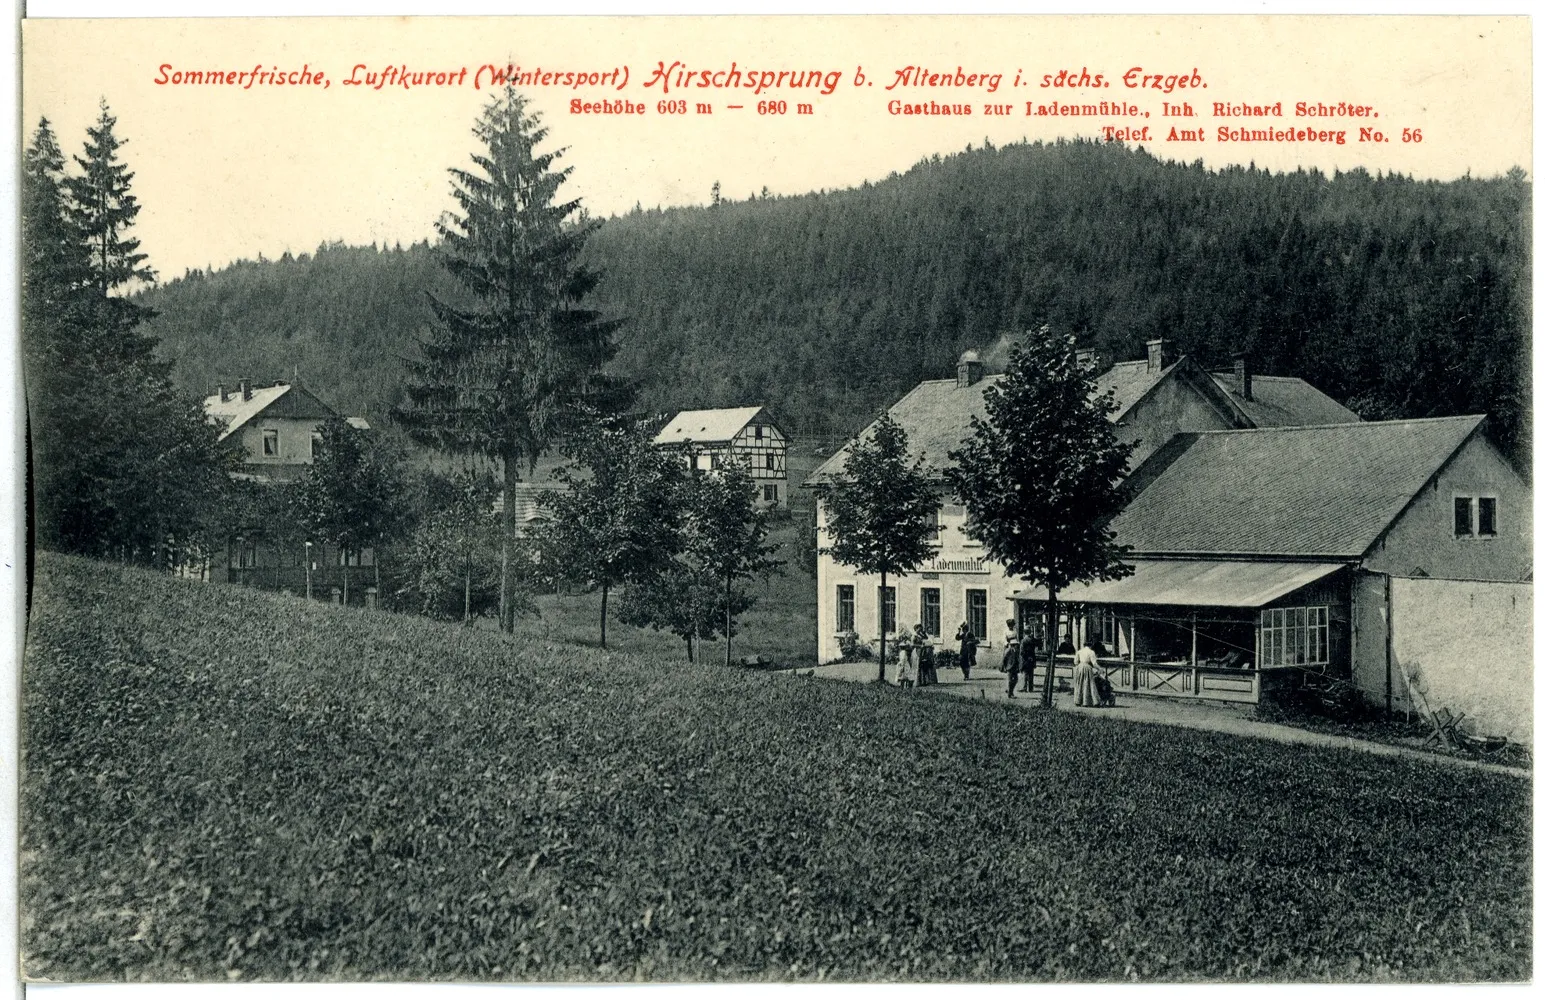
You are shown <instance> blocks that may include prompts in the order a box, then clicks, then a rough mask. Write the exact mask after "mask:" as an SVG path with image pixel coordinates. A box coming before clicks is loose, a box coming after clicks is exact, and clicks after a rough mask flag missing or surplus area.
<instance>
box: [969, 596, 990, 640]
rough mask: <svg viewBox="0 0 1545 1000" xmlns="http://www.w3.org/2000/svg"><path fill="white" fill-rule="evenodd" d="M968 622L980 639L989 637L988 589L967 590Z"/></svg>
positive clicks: (972, 632) (973, 632) (973, 633)
mask: <svg viewBox="0 0 1545 1000" xmlns="http://www.w3.org/2000/svg"><path fill="white" fill-rule="evenodd" d="M966 624H967V625H970V626H971V634H972V635H974V636H976V638H977V640H978V641H982V640H985V639H986V638H987V591H985V590H968V591H966Z"/></svg>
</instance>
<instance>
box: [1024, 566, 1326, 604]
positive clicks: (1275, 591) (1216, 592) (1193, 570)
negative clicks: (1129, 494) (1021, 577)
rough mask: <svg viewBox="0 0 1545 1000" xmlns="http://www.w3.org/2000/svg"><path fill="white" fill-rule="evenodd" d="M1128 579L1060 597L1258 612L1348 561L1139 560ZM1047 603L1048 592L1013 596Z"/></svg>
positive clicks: (1078, 588) (1072, 589) (1027, 591)
mask: <svg viewBox="0 0 1545 1000" xmlns="http://www.w3.org/2000/svg"><path fill="white" fill-rule="evenodd" d="M1130 565H1131V566H1133V567H1134V572H1133V573H1132V575H1131V576H1129V577H1126V578H1125V579H1122V580H1111V581H1109V582H1098V581H1097V582H1095V583H1090V584H1076V585H1074V586H1072V587H1069V588H1067V589H1066V590H1064V591H1062V592H1060V593H1059V594H1058V595H1057V600H1058V601H1066V602H1068V603H1070V604H1148V605H1155V604H1168V605H1180V606H1183V607H1208V608H1258V607H1261V606H1262V605H1266V604H1270V603H1271V602H1272V601H1275V600H1276V599H1277V598H1279V597H1285V596H1286V595H1288V594H1291V593H1292V592H1293V591H1295V590H1297V589H1298V588H1300V587H1306V586H1308V585H1309V584H1311V583H1314V582H1315V581H1316V580H1320V579H1323V578H1324V577H1327V576H1329V575H1330V574H1332V573H1334V572H1336V570H1338V569H1341V568H1343V564H1342V563H1299V562H1247V561H1243V560H1239V561H1236V560H1221V559H1220V560H1209V559H1134V560H1132V561H1131V563H1130ZM1010 600H1015V601H1045V600H1046V588H1044V587H1030V588H1026V589H1025V590H1019V591H1015V592H1014V593H1013V594H1011V595H1010Z"/></svg>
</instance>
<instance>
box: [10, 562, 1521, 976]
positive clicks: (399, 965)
mask: <svg viewBox="0 0 1545 1000" xmlns="http://www.w3.org/2000/svg"><path fill="white" fill-rule="evenodd" d="M33 610H34V617H33V621H32V624H31V635H30V646H29V651H28V658H27V663H26V667H25V674H24V694H23V711H24V719H23V732H24V743H25V746H24V755H25V756H24V770H23V778H22V822H23V830H22V847H23V854H22V884H21V891H22V906H23V923H22V949H23V953H24V960H25V972H26V974H27V975H29V976H34V977H47V978H53V979H69V980H103V979H106V980H121V979H130V980H138V979H147V978H150V979H188V978H197V979H220V980H224V979H227V978H263V979H322V978H346V979H371V978H410V979H440V978H457V979H505V978H525V979H548V980H551V979H564V978H581V979H633V978H646V979H662V978H664V979H722V978H742V977H743V978H752V979H762V978H794V979H815V978H823V977H824V978H838V979H851V978H877V979H919V978H921V979H964V978H982V979H1005V978H1006V979H1032V980H1039V979H1123V978H1129V977H1136V978H1140V979H1149V980H1153V979H1161V980H1167V979H1199V978H1209V979H1213V978H1216V979H1233V978H1245V979H1250V978H1277V979H1280V978H1288V979H1324V978H1335V979H1342V978H1347V979H1384V978H1393V979H1442V980H1451V979H1458V980H1469V979H1526V978H1528V977H1529V976H1530V975H1531V971H1532V970H1531V964H1530V952H1529V943H1530V942H1529V938H1530V858H1531V855H1530V827H1529V814H1530V798H1529V795H1530V792H1529V788H1528V785H1527V783H1526V782H1523V781H1519V780H1515V779H1512V778H1508V777H1505V776H1500V775H1493V774H1485V773H1474V772H1470V771H1464V770H1459V769H1454V768H1444V767H1441V766H1438V765H1435V764H1434V765H1428V764H1425V763H1421V762H1412V761H1405V760H1389V759H1385V758H1379V757H1371V756H1364V755H1358V754H1355V753H1352V752H1328V751H1317V750H1310V749H1306V748H1302V747H1288V746H1279V745H1275V744H1268V743H1259V742H1253V741H1248V740H1241V739H1237V738H1232V737H1228V736H1223V735H1217V734H1208V733H1196V732H1189V731H1181V730H1173V729H1161V728H1147V727H1140V726H1128V725H1121V724H1115V723H1111V722H1108V721H1102V720H1098V719H1088V718H1080V717H1075V716H1072V715H1070V714H1064V713H1051V714H1046V715H1043V714H1041V713H1038V712H1029V711H1016V710H1014V709H1012V708H1011V707H1009V706H1006V705H985V704H975V703H970V702H965V701H958V700H956V699H950V698H916V697H908V696H907V695H906V694H905V693H903V692H899V691H896V690H894V689H891V688H880V687H878V686H871V685H856V684H838V683H826V682H821V681H816V680H812V679H808V678H800V677H796V676H790V675H776V676H769V675H766V674H759V673H753V672H747V671H739V670H726V669H725V668H723V667H722V666H705V667H689V666H687V665H686V664H684V663H681V662H679V661H672V662H661V661H657V660H646V659H639V658H634V657H632V656H631V655H627V654H611V655H604V654H600V653H598V652H596V651H594V650H583V651H576V650H574V649H572V648H566V647H557V648H549V647H547V646H545V645H534V644H532V643H530V642H529V641H526V642H522V641H517V640H511V639H508V638H506V637H503V636H499V635H497V634H491V633H488V632H485V631H483V630H478V629H464V628H460V627H456V626H447V625H439V624H435V623H432V622H429V621H426V620H421V619H416V618H412V617H398V616H390V615H386V614H375V613H368V612H363V611H357V610H352V609H351V610H343V609H338V608H334V607H331V606H327V605H321V604H318V605H307V604H305V603H304V602H302V601H299V600H297V599H294V598H284V597H280V596H275V595H268V594H261V593H254V592H250V591H244V590H239V589H236V588H227V587H219V586H208V585H199V584H192V583H184V582H180V581H176V580H171V579H166V578H163V577H157V576H154V575H151V574H148V573H142V572H138V571H126V570H120V569H117V568H115V567H112V566H109V565H104V564H100V563H92V562H88V561H84V560H77V559H67V558H61V557H57V556H50V555H47V554H44V555H43V556H42V557H41V558H40V561H39V565H38V579H37V587H36V594H35V603H34V609H33Z"/></svg>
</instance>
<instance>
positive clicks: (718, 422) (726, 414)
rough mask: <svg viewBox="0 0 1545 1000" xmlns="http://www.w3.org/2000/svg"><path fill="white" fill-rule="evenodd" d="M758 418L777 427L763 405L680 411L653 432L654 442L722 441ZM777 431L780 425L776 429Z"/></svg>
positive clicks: (707, 442)
mask: <svg viewBox="0 0 1545 1000" xmlns="http://www.w3.org/2000/svg"><path fill="white" fill-rule="evenodd" d="M758 417H760V422H761V423H764V424H772V425H773V426H774V427H776V426H777V422H776V421H775V420H773V419H772V417H770V416H768V415H767V412H766V407H762V406H736V407H733V408H730V409H725V410H682V411H681V412H680V413H678V414H676V415H675V416H674V417H672V418H671V419H670V422H669V423H667V424H666V425H665V426H664V427H662V428H661V429H660V433H658V434H656V435H655V438H654V443H655V444H686V443H687V442H688V441H690V442H692V443H693V444H723V443H725V442H728V441H733V440H734V439H735V435H737V434H739V433H740V432H741V431H743V430H745V428H746V425H747V424H749V423H751V422H752V420H754V419H756V418H758ZM780 430H781V428H780Z"/></svg>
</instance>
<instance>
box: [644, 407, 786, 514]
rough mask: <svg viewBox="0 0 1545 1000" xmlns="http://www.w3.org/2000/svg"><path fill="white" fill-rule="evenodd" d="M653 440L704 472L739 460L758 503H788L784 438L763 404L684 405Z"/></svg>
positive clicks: (779, 504) (782, 504)
mask: <svg viewBox="0 0 1545 1000" xmlns="http://www.w3.org/2000/svg"><path fill="white" fill-rule="evenodd" d="M654 443H655V444H656V445H657V446H658V447H661V448H669V449H671V450H674V451H679V452H681V453H682V455H683V456H684V457H685V460H686V461H687V462H688V463H690V464H691V465H692V466H693V467H694V468H697V469H702V470H705V471H706V470H710V469H717V468H722V467H723V466H724V465H725V464H726V463H728V462H732V461H733V462H739V463H740V464H741V465H742V466H743V467H744V468H745V469H746V471H747V472H749V473H750V474H751V478H752V480H753V481H755V483H756V492H757V502H758V503H759V504H761V505H763V506H767V507H787V506H788V503H789V472H788V451H789V438H788V435H787V434H786V433H785V432H784V430H783V428H781V427H780V426H778V423H777V421H775V420H774V419H773V418H772V415H771V414H769V413H768V412H767V408H766V407H764V406H739V407H734V408H731V409H723V410H683V411H681V412H680V413H678V414H676V415H675V416H674V417H672V418H671V419H670V421H669V422H667V423H666V425H665V426H664V427H663V428H661V429H660V432H659V433H658V434H656V435H655V438H654Z"/></svg>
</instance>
